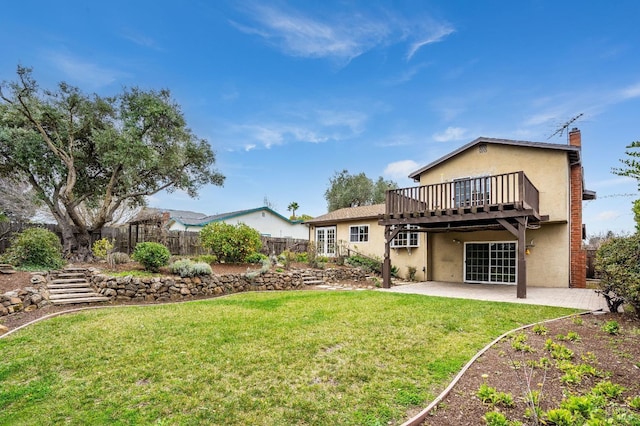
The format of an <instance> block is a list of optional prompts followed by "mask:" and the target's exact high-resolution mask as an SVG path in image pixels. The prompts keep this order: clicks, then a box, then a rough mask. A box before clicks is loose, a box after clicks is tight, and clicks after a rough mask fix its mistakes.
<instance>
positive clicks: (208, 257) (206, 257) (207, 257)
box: [193, 254, 218, 265]
mask: <svg viewBox="0 0 640 426" xmlns="http://www.w3.org/2000/svg"><path fill="white" fill-rule="evenodd" d="M193 261H194V262H204V263H206V264H209V265H211V264H212V263H216V262H217V261H218V258H217V257H216V256H215V255H213V254H201V255H199V256H196V257H194V258H193Z"/></svg>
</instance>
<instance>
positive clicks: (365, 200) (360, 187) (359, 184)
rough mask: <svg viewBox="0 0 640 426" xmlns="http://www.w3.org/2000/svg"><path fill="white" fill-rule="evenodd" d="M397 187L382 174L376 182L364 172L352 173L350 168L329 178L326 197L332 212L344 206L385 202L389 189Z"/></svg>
mask: <svg viewBox="0 0 640 426" xmlns="http://www.w3.org/2000/svg"><path fill="white" fill-rule="evenodd" d="M397 187H398V184H397V183H395V182H394V181H392V180H384V179H383V178H382V176H380V177H378V180H377V181H376V182H375V183H374V182H373V181H372V180H371V179H369V178H368V177H367V175H365V174H364V173H359V174H357V175H352V174H349V171H348V170H342V171H341V172H336V173H335V174H334V175H333V176H332V177H331V178H330V179H329V187H328V188H327V190H326V191H325V193H324V198H325V200H327V210H328V211H330V212H332V211H334V210H338V209H341V208H344V207H358V206H369V205H372V204H380V203H384V201H385V196H386V192H387V190H389V189H396V188H397Z"/></svg>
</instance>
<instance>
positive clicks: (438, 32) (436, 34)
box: [407, 23, 455, 61]
mask: <svg viewBox="0 0 640 426" xmlns="http://www.w3.org/2000/svg"><path fill="white" fill-rule="evenodd" d="M453 32H455V29H454V28H453V27H452V26H451V25H449V24H446V23H443V24H439V23H432V25H430V26H429V27H428V28H425V34H424V35H423V38H421V39H420V40H418V41H416V42H414V43H413V44H411V47H410V48H409V52H407V61H408V60H411V58H412V57H413V55H415V54H416V53H417V52H418V50H420V49H421V48H422V47H424V46H426V45H428V44H432V43H437V42H439V41H442V40H444V38H445V37H446V36H448V35H449V34H452V33H453Z"/></svg>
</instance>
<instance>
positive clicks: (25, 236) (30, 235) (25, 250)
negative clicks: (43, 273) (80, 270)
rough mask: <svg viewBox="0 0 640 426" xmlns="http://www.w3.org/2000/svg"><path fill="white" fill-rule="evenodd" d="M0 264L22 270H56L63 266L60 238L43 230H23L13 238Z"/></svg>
mask: <svg viewBox="0 0 640 426" xmlns="http://www.w3.org/2000/svg"><path fill="white" fill-rule="evenodd" d="M2 262H5V263H10V264H12V265H14V266H18V267H22V268H44V269H58V268H60V267H62V265H64V260H63V259H62V244H60V238H58V236H57V235H56V234H54V233H53V232H51V231H49V230H47V229H44V228H29V229H25V230H24V231H22V232H20V233H19V234H17V235H16V236H15V237H14V238H13V240H12V242H11V246H9V248H8V249H7V251H6V252H5V253H4V255H3V256H2Z"/></svg>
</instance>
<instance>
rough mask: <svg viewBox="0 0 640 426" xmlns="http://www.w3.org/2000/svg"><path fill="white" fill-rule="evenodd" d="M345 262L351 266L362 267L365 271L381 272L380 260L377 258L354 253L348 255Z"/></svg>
mask: <svg viewBox="0 0 640 426" xmlns="http://www.w3.org/2000/svg"><path fill="white" fill-rule="evenodd" d="M345 262H346V263H347V264H348V265H351V266H353V267H356V268H362V269H364V270H365V271H367V272H377V273H381V272H382V261H381V260H379V259H373V258H370V257H364V256H359V255H354V256H349V257H348V258H347V259H346V260H345Z"/></svg>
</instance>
